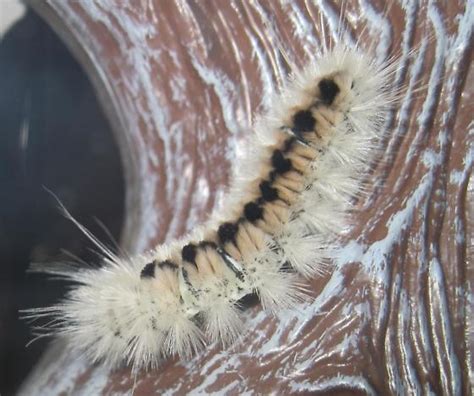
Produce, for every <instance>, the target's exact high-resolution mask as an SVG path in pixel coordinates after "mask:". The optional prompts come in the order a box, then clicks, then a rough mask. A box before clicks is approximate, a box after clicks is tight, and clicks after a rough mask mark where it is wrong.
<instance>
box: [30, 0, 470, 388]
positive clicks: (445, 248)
mask: <svg viewBox="0 0 474 396" xmlns="http://www.w3.org/2000/svg"><path fill="white" fill-rule="evenodd" d="M28 2H29V3H30V4H31V5H32V6H33V8H34V9H35V10H36V11H37V12H38V13H39V14H40V15H42V16H43V17H44V18H45V19H46V20H47V21H48V22H49V23H50V24H51V25H52V26H53V27H54V28H55V29H56V30H57V31H58V32H59V33H60V35H61V36H62V37H63V38H64V39H65V41H66V42H67V43H68V45H70V47H71V48H72V50H73V52H74V53H75V54H76V56H77V57H78V59H79V60H80V62H81V63H82V64H83V65H84V66H85V67H86V69H87V70H88V73H89V75H90V76H91V78H92V80H93V81H94V83H95V86H96V88H97V90H98V91H99V96H100V98H101V99H102V102H103V103H104V106H105V107H106V109H107V111H108V114H109V117H110V118H111V120H112V124H113V125H114V127H115V131H116V133H117V139H118V141H119V144H120V145H121V151H122V156H123V159H124V164H125V168H126V169H127V171H126V172H127V175H126V176H127V187H128V191H127V225H126V227H125V230H124V236H123V246H124V247H125V248H126V249H127V250H128V251H130V252H132V253H136V252H140V251H143V250H145V249H148V248H151V247H152V246H154V245H155V244H156V243H158V242H162V241H167V240H171V239H172V238H175V237H177V236H179V235H182V234H183V233H184V232H185V231H187V230H190V229H192V227H193V226H195V225H196V224H197V223H198V222H200V221H202V220H203V219H205V218H206V216H207V215H208V214H209V213H210V211H211V210H212V209H213V208H214V207H216V206H218V205H219V202H220V198H221V197H222V194H223V191H224V190H225V186H226V185H227V183H228V180H229V175H230V169H231V166H232V165H233V163H234V160H235V157H236V153H237V152H238V151H239V150H244V149H245V147H242V137H243V136H244V135H245V134H246V133H248V131H249V129H250V126H251V123H252V119H253V117H254V114H255V113H256V111H258V110H260V109H262V108H264V107H265V106H268V105H269V103H268V101H267V99H266V98H268V96H269V94H270V93H271V92H272V91H273V90H275V89H276V88H278V86H279V85H280V84H281V81H282V80H283V79H284V78H285V76H286V74H287V72H288V67H287V65H286V63H285V60H284V58H283V57H282V56H281V52H280V48H283V49H284V51H285V52H286V53H287V54H288V56H289V57H290V58H291V59H293V60H294V62H295V63H296V64H297V65H298V66H302V65H304V64H305V63H306V62H307V61H308V60H310V59H311V58H312V57H313V56H314V54H315V53H316V52H317V48H318V46H320V45H321V40H322V39H323V37H324V35H323V32H325V33H326V37H327V40H329V39H330V38H332V39H333V40H334V39H335V37H336V32H337V31H338V29H339V28H340V25H339V24H340V18H339V15H340V14H341V12H340V7H339V3H335V2H330V1H324V0H321V1H315V2H311V1H290V2H287V1H281V2H277V1H270V0H268V1H263V0H262V1H229V2H218V1H215V2H214V1H202V2H196V1H184V0H183V1H176V2H173V3H172V2H168V1H160V0H143V1H139V0H121V1H119V0H97V1H92V0H87V1H86V0H81V1H71V0H68V1H64V0H46V1H34V0H29V1H28ZM341 20H342V22H343V23H344V24H346V25H347V35H346V36H345V37H344V39H345V40H350V41H357V40H359V41H360V43H361V45H362V46H368V45H370V43H375V45H376V47H375V48H376V53H377V55H378V56H380V57H386V56H390V55H396V56H399V57H401V65H402V67H401V68H400V70H398V72H397V75H396V84H397V85H398V86H405V87H406V92H405V94H404V96H403V99H402V100H401V103H400V105H399V106H398V108H397V110H396V111H394V112H393V114H392V117H391V120H390V123H389V125H388V133H387V138H386V139H385V141H384V142H383V152H382V153H381V161H380V163H379V165H378V166H377V167H376V169H374V171H373V174H371V175H369V176H368V177H369V178H370V180H371V183H373V188H372V191H371V193H370V194H369V196H368V197H367V198H366V199H364V200H363V202H359V204H358V208H359V209H360V210H359V211H358V212H357V213H355V214H354V216H353V227H352V229H351V230H350V231H349V232H348V233H347V235H346V239H345V242H344V246H345V247H344V249H343V252H342V254H341V255H340V257H339V259H338V260H337V262H336V263H335V264H336V267H335V270H334V272H333V273H332V274H331V275H328V276H326V277H323V278H319V279H315V280H314V281H313V282H312V290H313V291H314V298H313V299H312V300H311V301H309V302H308V303H307V304H304V305H302V306H301V309H300V310H299V311H297V312H283V313H282V314H281V315H280V316H279V317H273V316H272V315H271V314H269V313H267V312H262V311H261V309H260V307H256V308H254V309H251V310H249V311H247V312H246V313H245V321H246V326H247V328H248V331H247V332H246V333H245V334H243V335H242V339H241V340H240V342H238V343H237V344H236V345H234V346H232V347H231V348H228V349H226V350H222V349H220V348H219V347H218V346H210V347H208V348H207V349H206V350H204V351H202V353H200V354H199V355H198V356H196V357H194V358H193V359H190V360H189V361H180V360H179V359H174V360H169V361H166V362H163V366H162V367H161V368H160V369H159V370H156V371H152V372H148V373H140V374H139V375H138V377H137V378H136V383H135V392H134V395H136V396H138V395H149V394H186V393H193V394H205V393H212V392H215V393H219V394H224V393H225V394H230V395H234V394H235V395H236V394H243V393H247V394H268V393H271V392H273V393H277V394H309V393H311V394H313V393H315V394H320V393H321V394H326V393H328V394H329V393H332V394H345V393H349V392H351V393H354V394H428V393H434V394H449V395H459V394H471V393H472V391H473V386H474V384H473V361H472V353H473V351H474V348H473V347H474V340H473V338H474V335H473V323H472V321H473V306H472V304H473V280H474V276H473V272H474V268H473V263H472V225H473V223H472V218H473V217H472V216H473V207H472V200H473V198H472V189H473V186H472V182H471V184H469V183H470V176H471V173H472V162H473V157H474V155H473V148H472V140H473V133H474V123H473V118H472V106H473V96H472V95H473V93H474V90H473V87H474V69H473V68H472V65H471V54H472V50H473V36H472V35H473V33H472V29H473V24H474V3H473V2H464V1H461V0H459V1H446V2H441V1H439V2H436V1H415V0H413V1H400V2H398V1H394V2H393V4H392V5H391V6H390V8H389V9H384V5H383V2H378V1H369V0H360V1H350V2H347V5H346V8H345V10H344V11H343V12H342V18H341ZM413 48H416V49H417V50H416V52H415V53H414V54H412V55H410V51H411V50H412V49H413ZM420 87H421V88H420ZM417 88H418V90H416V89H417ZM133 386H134V378H133V376H132V375H131V374H130V371H129V369H126V368H124V369H122V370H117V371H115V372H109V371H108V370H107V369H105V368H103V367H101V366H99V365H96V366H91V365H90V364H89V363H88V362H86V361H84V360H83V359H81V358H80V357H79V356H71V355H70V354H68V352H67V350H66V349H65V348H64V346H63V345H61V344H57V345H55V346H52V347H51V349H50V351H49V352H48V353H47V354H46V356H45V357H44V359H43V361H42V362H41V364H39V365H38V367H37V369H36V370H35V372H34V373H33V374H32V375H31V376H30V378H29V379H28V381H27V382H26V383H25V384H24V387H23V390H22V393H23V394H25V395H30V394H31V395H33V394H60V393H62V394H84V395H90V394H127V392H128V390H129V389H130V388H132V387H133Z"/></svg>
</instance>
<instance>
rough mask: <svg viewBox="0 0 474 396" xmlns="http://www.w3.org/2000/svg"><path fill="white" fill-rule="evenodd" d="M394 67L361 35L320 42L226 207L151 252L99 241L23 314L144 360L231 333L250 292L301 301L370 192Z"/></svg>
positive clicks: (281, 304)
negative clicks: (88, 262) (90, 258)
mask: <svg viewBox="0 0 474 396" xmlns="http://www.w3.org/2000/svg"><path fill="white" fill-rule="evenodd" d="M395 70H396V64H395V63H394V62H390V61H388V62H379V61H378V60H376V59H374V58H372V56H371V55H370V54H367V53H365V52H364V51H363V50H361V49H360V48H358V47H357V46H354V47H350V46H346V45H343V44H339V45H337V46H335V47H334V48H332V49H330V50H325V51H323V53H321V54H320V55H318V59H315V60H314V61H312V62H311V63H310V64H309V65H308V66H306V67H305V68H304V69H303V70H301V71H294V74H293V75H292V76H291V77H289V79H288V82H287V83H286V85H285V87H284V88H283V89H282V91H281V92H280V93H279V94H278V95H275V97H274V98H272V100H271V106H270V108H269V110H268V111H267V112H265V113H264V114H262V115H261V116H260V117H259V118H258V120H257V121H256V123H255V128H254V130H255V134H254V135H253V136H252V137H251V138H249V146H251V147H252V153H249V155H250V156H255V153H258V155H257V157H256V158H252V161H250V160H249V161H247V160H242V162H241V163H239V164H238V165H237V168H238V169H239V172H238V174H237V176H236V180H235V182H234V184H233V186H232V187H231V189H230V192H229V194H228V196H227V198H226V199H225V201H224V205H223V209H222V211H221V212H220V213H216V214H215V215H213V217H212V218H211V219H210V220H209V221H208V222H207V223H206V224H204V225H203V226H202V227H200V228H199V229H197V230H195V231H194V232H192V233H191V234H190V235H188V236H186V237H184V238H182V239H180V240H177V241H174V242H172V243H169V244H165V245H160V246H158V247H157V248H156V249H154V250H153V251H152V252H149V253H148V254H146V255H143V256H138V257H132V258H124V257H117V256H116V255H114V254H113V253H111V252H110V251H109V250H107V249H106V248H105V247H103V246H102V245H100V244H99V245H100V246H101V247H103V251H104V256H105V259H104V261H105V263H104V266H103V267H102V268H100V269H85V268H82V269H74V270H72V269H52V270H50V271H49V272H51V273H54V274H56V275H61V276H64V277H66V278H67V279H70V280H72V281H73V282H75V283H76V284H77V285H76V286H74V288H73V289H72V290H70V291H69V293H68V294H67V296H66V297H65V299H64V300H63V301H62V302H61V303H59V304H57V305H55V306H53V307H47V308H39V309H33V310H30V311H29V313H28V316H29V317H31V318H39V317H49V318H52V320H51V321H50V322H49V324H48V325H46V326H45V327H43V328H42V330H43V332H45V333H47V334H48V335H49V334H56V335H59V336H65V337H66V338H68V339H69V340H70V344H71V346H72V347H73V348H75V349H77V350H80V351H81V352H84V353H85V354H86V355H87V356H88V357H89V358H91V359H92V360H94V361H103V362H105V363H106V364H108V365H111V366H117V365H118V364H120V363H122V362H126V363H127V364H131V365H133V367H134V368H135V369H140V368H148V367H156V366H158V364H159V363H160V361H161V360H162V359H163V358H165V357H167V356H171V355H175V354H178V355H179V356H182V357H187V356H189V355H191V354H193V353H196V352H197V351H199V349H200V348H201V347H202V346H203V345H205V344H206V343H208V342H214V341H217V342H221V343H222V344H223V345H229V344H230V343H232V342H233V341H234V340H235V339H236V338H237V337H238V335H239V334H240V332H241V330H242V329H244V328H245V323H242V319H241V315H240V305H241V301H242V298H244V297H245V296H247V295H250V294H256V295H257V296H258V297H259V299H260V301H261V303H262V306H263V308H264V309H269V310H272V311H277V310H279V309H282V308H293V307H295V306H297V305H298V304H299V302H300V301H301V300H302V299H304V298H305V290H304V286H303V283H304V282H303V281H304V278H310V277H313V276H317V275H318V274H320V273H321V272H324V271H325V270H326V269H327V268H328V266H329V263H330V261H331V257H332V255H333V249H334V248H335V246H336V245H337V239H338V235H340V233H341V232H343V231H344V229H345V227H346V215H347V213H348V212H349V211H350V209H351V207H352V206H353V203H354V200H355V199H356V198H357V197H358V196H359V195H360V194H361V193H362V191H363V188H362V186H363V181H364V175H365V174H366V171H367V168H368V166H369V165H370V164H371V163H372V161H373V160H374V158H375V156H376V152H377V151H376V147H377V143H378V141H379V139H380V137H381V135H382V133H383V131H384V128H383V126H384V123H385V120H386V114H387V111H388V109H389V107H390V105H391V103H392V102H393V100H394V99H395V98H396V94H395V92H396V90H395V89H394V88H392V87H391V78H392V74H393V72H394V71H395ZM250 164H251V165H250ZM246 166H247V169H245V168H246ZM85 232H87V231H85Z"/></svg>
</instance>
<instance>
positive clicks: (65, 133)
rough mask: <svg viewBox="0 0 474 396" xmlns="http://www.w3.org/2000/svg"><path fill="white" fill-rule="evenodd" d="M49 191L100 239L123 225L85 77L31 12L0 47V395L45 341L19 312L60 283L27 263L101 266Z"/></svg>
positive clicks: (108, 153)
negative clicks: (75, 260) (36, 336)
mask: <svg viewBox="0 0 474 396" xmlns="http://www.w3.org/2000/svg"><path fill="white" fill-rule="evenodd" d="M45 187H46V188H47V189H49V190H51V191H52V192H54V194H56V195H57V196H58V197H59V199H60V200H61V202H62V203H63V204H64V205H65V207H66V208H67V209H68V210H69V211H70V212H71V214H72V215H73V216H74V217H75V218H76V219H78V220H79V221H80V222H81V223H82V224H84V225H85V226H86V227H88V228H89V229H90V230H91V231H92V232H93V233H94V234H95V235H96V236H98V237H99V239H100V240H101V241H104V242H105V243H106V244H108V245H112V244H113V242H112V241H111V238H110V237H109V236H108V235H107V233H106V232H105V231H104V230H103V229H102V228H101V226H100V224H99V222H98V221H97V220H100V222H102V223H103V224H104V225H105V227H106V228H107V229H108V230H109V231H110V233H111V235H112V236H113V238H114V239H115V240H118V239H119V236H120V230H121V226H122V220H123V211H124V209H123V207H124V198H123V197H124V181H123V176H122V168H121V163H120V158H119V154H118V148H117V146H116V144H115V141H114V138H113V136H112V132H111V130H110V127H109V125H108V123H107V120H106V119H105V117H104V114H103V113H102V111H101V109H100V106H99V104H98V102H97V99H96V97H95V94H94V91H93V89H92V86H91V84H90V82H89V81H88V79H87V77H86V75H85V74H84V72H83V71H82V70H81V68H80V66H79V65H78V64H77V62H76V61H75V60H74V59H73V58H72V56H71V54H70V53H69V52H68V50H67V48H66V47H65V46H64V45H63V43H62V42H61V41H60V40H59V38H58V37H57V36H56V35H55V34H54V33H53V32H52V31H51V29H50V28H49V27H48V26H47V25H46V24H45V23H44V22H43V21H42V20H41V19H40V18H39V17H38V16H36V15H35V14H34V13H33V12H32V11H28V12H27V13H26V15H25V16H24V17H23V18H22V19H20V20H19V21H18V22H17V23H16V24H15V25H13V26H12V28H11V29H10V30H9V31H8V32H6V33H5V35H4V36H3V39H2V40H1V41H0V260H1V265H0V394H1V395H4V396H5V395H10V394H12V393H14V392H15V390H16V389H17V388H18V386H19V385H20V384H21V381H22V380H23V379H24V378H25V376H26V375H27V374H28V372H29V371H30V370H31V368H32V366H33V365H34V363H35V362H36V361H37V359H38V358H39V356H40V354H41V352H42V351H43V350H44V348H45V346H46V345H47V343H48V340H44V339H42V340H38V341H36V342H34V343H33V344H32V345H31V346H29V347H27V348H26V347H25V345H26V344H27V342H28V341H30V340H31V339H32V338H33V335H32V333H31V326H30V325H28V324H27V323H25V322H24V321H22V320H19V313H18V310H19V309H24V308H31V307H41V306H45V305H48V304H51V303H52V302H53V301H56V300H57V299H58V298H60V296H61V295H63V294H64V291H65V289H66V287H67V285H65V284H64V282H59V281H54V280H49V279H48V277H47V276H44V275H38V274H31V273H27V272H26V270H27V269H28V267H29V265H30V263H31V262H47V263H48V262H58V261H64V260H67V261H70V260H71V259H70V257H69V255H68V253H67V252H69V253H72V254H74V255H76V256H78V257H80V258H81V259H84V260H86V261H87V262H91V263H96V264H97V265H98V263H99V262H100V258H98V256H97V254H96V253H95V252H94V251H93V250H94V249H93V245H92V244H91V243H90V242H89V241H87V239H86V238H85V237H84V236H83V235H82V234H81V233H80V231H79V230H78V229H77V228H76V227H75V226H74V225H73V224H72V223H71V222H70V221H68V220H66V219H65V218H64V217H63V216H62V215H61V213H60V211H59V209H58V206H57V202H56V201H55V199H54V198H53V196H52V195H51V194H50V193H48V192H47V191H46V190H45Z"/></svg>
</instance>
